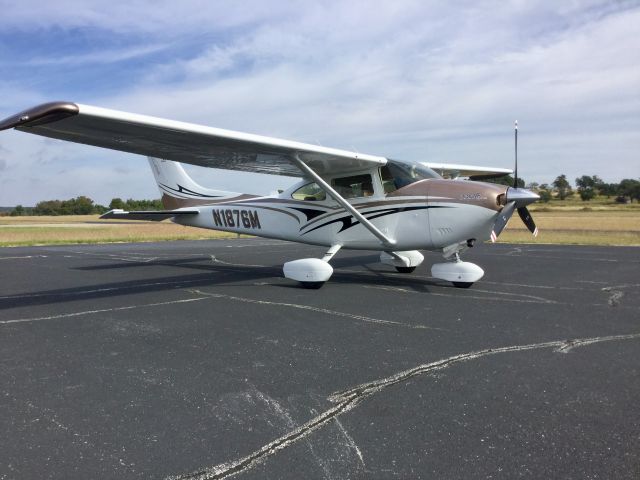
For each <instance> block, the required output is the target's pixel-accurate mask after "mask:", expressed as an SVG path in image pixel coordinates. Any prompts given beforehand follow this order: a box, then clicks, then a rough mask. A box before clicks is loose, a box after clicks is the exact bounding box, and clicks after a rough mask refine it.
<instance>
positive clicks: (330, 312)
mask: <svg viewBox="0 0 640 480" xmlns="http://www.w3.org/2000/svg"><path fill="white" fill-rule="evenodd" d="M187 291H189V292H191V293H194V294H196V295H206V296H208V297H213V298H221V299H226V300H233V301H236V302H243V303H253V304H257V305H273V306H277V307H287V308H296V309H299V310H310V311H312V312H317V313H324V314H326V315H333V316H336V317H346V318H353V319H354V320H359V321H361V322H368V323H378V324H381V325H392V326H396V327H405V328H414V329H418V330H427V329H428V330H445V329H443V328H437V327H428V326H425V325H410V324H408V323H402V322H395V321H393V320H382V319H379V318H371V317H365V316H364V315H356V314H353V313H347V312H338V311H337V310H329V309H327V308H320V307H313V306H311V305H301V304H298V303H285V302H271V301H268V300H258V299H255V298H246V297H235V296H232V295H225V294H223V293H211V292H203V291H202V290H198V289H188V290H187Z"/></svg>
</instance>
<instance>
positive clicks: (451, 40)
mask: <svg viewBox="0 0 640 480" xmlns="http://www.w3.org/2000/svg"><path fill="white" fill-rule="evenodd" d="M26 3H28V2H26ZM263 4H264V5H263ZM19 5H22V3H21V4H19ZM60 5H62V7H61V6H60ZM104 5H105V4H102V3H100V2H97V3H96V2H62V4H60V3H56V11H55V12H53V11H52V12H49V11H46V12H42V17H45V16H50V17H51V18H50V21H49V23H47V22H46V21H44V20H43V19H42V17H40V16H37V18H33V15H34V14H33V8H31V9H28V8H26V7H19V8H16V9H14V10H12V11H11V13H10V14H9V16H8V17H6V18H3V19H1V20H0V26H1V25H8V26H11V25H14V26H15V25H17V24H20V23H24V22H26V20H27V19H28V18H29V19H30V20H36V22H35V24H38V21H37V20H40V22H41V23H40V26H41V28H46V27H47V25H50V24H55V25H59V26H61V28H62V27H64V28H75V27H82V26H84V27H97V28H101V29H107V30H111V31H113V32H114V35H117V36H119V35H120V36H121V35H125V36H126V35H130V34H131V32H132V31H134V30H135V28H134V26H135V24H136V22H139V29H138V33H140V34H144V35H147V38H148V40H147V43H146V44H145V43H144V42H141V40H140V39H141V38H143V37H144V35H142V37H141V36H140V35H138V36H136V42H135V47H132V49H131V51H130V53H129V55H131V56H132V57H133V56H135V55H136V52H140V53H141V54H144V52H145V50H144V49H145V48H146V49H153V48H154V46H157V45H165V44H166V43H165V42H164V41H160V40H159V39H160V38H161V37H162V38H163V39H171V41H172V42H174V47H175V48H176V49H177V51H180V52H181V54H180V55H177V56H176V57H175V58H172V57H169V56H166V57H164V60H163V61H162V62H160V63H157V64H154V65H150V66H149V68H147V69H146V70H145V73H144V74H143V75H142V76H141V77H138V78H131V79H130V82H129V83H127V84H125V85H122V88H121V89H120V91H119V92H118V94H116V95H114V94H112V93H110V94H108V95H94V96H92V97H91V98H86V97H84V96H83V94H82V91H81V90H80V91H79V92H78V93H79V96H80V97H82V98H81V101H83V102H85V103H94V104H97V105H101V106H105V107H110V108H118V109H122V110H127V111H133V112H138V113H145V114H151V115H158V116H162V117H167V118H173V119H178V120H184V121H190V122H196V123H203V124H207V125H213V126H218V127H222V128H230V129H236V130H241V131H250V132H254V133H260V134H265V135H272V136H279V137H284V138H291V139H295V140H300V141H307V142H311V143H316V142H318V143H321V144H323V145H326V146H335V147H342V148H348V149H351V148H353V149H356V150H359V151H363V152H367V153H374V154H382V155H388V156H391V157H395V158H407V159H422V160H434V161H447V162H459V163H478V164H483V165H495V166H510V165H511V163H512V156H513V154H512V150H513V144H512V125H513V120H515V119H516V118H518V120H520V122H521V131H520V136H521V152H520V157H521V161H522V163H521V165H520V171H521V173H522V174H523V176H524V177H525V178H526V179H527V180H536V181H539V182H550V181H552V180H553V178H555V176H557V175H558V174H560V173H566V174H567V175H568V177H569V178H574V177H575V176H578V175H582V174H598V175H599V176H601V177H602V178H604V179H606V180H609V181H614V180H615V181H617V180H620V179H621V178H624V177H633V176H639V175H640V167H639V165H640V164H639V163H638V154H637V152H638V151H639V150H640V136H639V135H638V134H637V131H638V125H639V123H640V120H639V119H640V90H639V88H638V85H640V67H638V65H640V40H639V39H638V36H637V34H636V30H637V25H639V24H640V9H638V8H631V7H632V4H624V3H618V4H611V3H603V4H601V3H598V2H578V3H575V2H572V3H561V4H558V5H555V4H552V3H548V2H540V3H536V2H511V3H504V2H487V3H481V4H476V3H475V2H470V3H469V4H467V5H464V4H462V5H457V6H455V7H453V6H448V5H446V4H442V3H440V2H434V3H433V4H428V3H425V2H418V1H416V2H373V3H370V2H367V3H364V2H363V3H353V2H328V1H326V2H314V3H300V4H296V3H294V4H287V3H279V2H278V3H274V2H255V3H253V4H251V5H249V6H248V7H247V6H246V4H245V3H244V2H243V3H242V4H239V3H237V2H229V3H226V2H224V3H214V2H187V3H173V2H172V3H168V4H166V5H164V6H159V7H155V8H149V6H148V5H147V4H146V3H145V2H133V3H132V4H130V6H127V7H125V8H122V9H120V8H118V9H110V10H109V11H111V10H113V12H112V14H111V15H108V14H107V10H108V9H106V7H105V6H104ZM267 5H268V6H267ZM629 5H631V7H630V6H629ZM72 7H73V8H77V9H78V12H77V15H73V16H69V15H63V14H62V13H60V12H66V13H67V14H68V13H69V11H70V10H69V9H70V8H72ZM252 7H253V8H252ZM44 8H45V9H47V8H49V7H44ZM184 12H197V15H185V14H184ZM247 12H248V13H247ZM68 17H72V18H68ZM107 17H108V18H107ZM176 18H180V19H181V21H180V22H176V21H175V19H176ZM182 20H184V21H182ZM200 37H201V39H202V42H201V43H199V44H194V43H193V42H194V39H197V38H200ZM183 43H184V45H183ZM181 45H182V47H181ZM194 45H196V46H194ZM136 49H137V50H136ZM83 55H84V54H78V55H75V56H74V55H65V56H63V59H64V58H68V61H69V62H73V63H81V61H82V60H83ZM121 55H122V56H125V57H126V55H127V52H126V50H120V48H119V47H118V48H115V47H114V49H113V55H112V56H113V58H116V59H117V58H119V56H121ZM107 57H108V55H107ZM86 60H87V68H92V67H91V65H90V59H86ZM111 91H113V90H111ZM0 93H2V94H6V95H10V91H9V90H8V89H6V88H5V89H4V90H3V87H2V85H0ZM30 95H32V97H33V99H32V100H30V101H28V102H26V99H27V97H30ZM41 97H42V95H41V94H40V93H39V92H38V91H34V92H29V91H23V92H21V93H19V95H18V97H14V98H18V100H19V101H20V102H21V106H20V107H19V108H23V107H24V106H26V105H28V104H31V103H38V102H39V101H41ZM0 98H2V100H0V102H3V103H5V104H6V105H8V104H9V102H10V103H11V104H13V103H14V101H13V100H5V99H6V98H7V97H6V96H5V95H0ZM71 100H74V98H71ZM16 102H17V101H16ZM16 104H17V103H16ZM6 105H0V106H2V108H3V110H4V108H5V106H6ZM3 135H4V134H3ZM12 138H13V137H12ZM0 141H2V142H5V139H4V136H3V137H0ZM6 142H8V143H7V145H9V146H10V147H11V149H12V150H13V145H12V144H11V145H10V143H11V142H13V140H11V141H9V140H6ZM70 148H78V147H70ZM54 150H55V149H54ZM73 151H74V152H75V150H73ZM89 151H90V150H83V152H86V153H84V154H86V155H90V154H89ZM45 152H47V153H44V155H45V156H46V157H47V158H49V159H52V158H54V157H55V155H57V154H56V153H55V151H53V150H52V151H45ZM71 152H72V150H68V151H67V150H65V155H71V156H73V155H75V154H74V153H71ZM58 155H59V154H58ZM119 155H120V154H114V156H112V157H110V156H109V154H107V153H103V152H100V156H101V157H100V158H104V161H105V162H112V163H111V164H112V165H114V168H116V167H118V166H121V165H124V163H125V160H124V159H123V158H124V157H122V156H119ZM5 157H6V156H5ZM32 158H35V156H34V157H32ZM134 159H135V161H134V160H131V162H130V164H128V165H127V168H131V169H132V172H133V173H132V176H130V178H131V179H136V180H137V178H138V176H142V175H147V173H146V169H147V166H146V163H145V162H139V161H138V159H137V158H135V157H134ZM30 161H32V160H30ZM8 162H9V164H11V162H12V160H10V159H8ZM65 162H67V160H65ZM105 165H106V163H105ZM134 165H135V166H134ZM100 168H103V165H101V166H100ZM83 172H86V175H87V178H88V180H87V184H91V185H92V187H95V188H96V190H95V191H96V192H99V193H97V195H101V196H102V197H108V198H111V197H112V196H134V195H135V193H134V192H135V189H134V187H135V186H134V185H133V184H132V182H130V179H129V178H127V179H124V180H123V182H121V184H120V185H119V186H118V185H116V189H118V188H119V187H125V186H126V188H132V190H131V192H132V193H130V194H126V193H122V192H121V191H120V193H118V195H116V193H113V194H110V193H108V190H107V189H108V188H111V186H110V185H106V184H104V183H102V184H99V182H94V183H91V179H90V178H89V177H90V175H89V172H90V169H87V170H83ZM101 172H102V170H101ZM116 173H117V172H116ZM128 177H129V176H128ZM212 177H213V179H214V181H220V178H223V177H221V176H220V175H218V174H217V173H216V174H215V175H212ZM224 178H225V179H226V178H231V177H224ZM275 180H276V182H278V180H279V179H275ZM78 181H80V180H79V179H78ZM114 183H117V182H114ZM231 187H232V186H230V185H227V186H225V187H224V188H227V189H232V188H231ZM60 188H64V187H63V186H62V185H61V186H60ZM274 188H275V187H273V186H272V187H270V188H269V189H270V190H272V189H274ZM3 193H4V192H3ZM3 193H0V204H2V203H6V200H4V201H3V200H2V195H3ZM263 193H266V192H263ZM154 195H155V194H154ZM59 196H60V195H58V197H59ZM94 196H96V195H94ZM23 203H28V202H26V201H23Z"/></svg>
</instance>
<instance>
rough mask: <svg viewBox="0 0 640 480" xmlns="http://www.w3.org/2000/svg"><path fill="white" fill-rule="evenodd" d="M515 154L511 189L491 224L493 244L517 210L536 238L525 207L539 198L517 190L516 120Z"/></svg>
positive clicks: (522, 189) (534, 225) (508, 190)
mask: <svg viewBox="0 0 640 480" xmlns="http://www.w3.org/2000/svg"><path fill="white" fill-rule="evenodd" d="M515 146H516V149H515V154H516V162H515V169H514V176H513V187H509V188H507V192H506V203H505V206H504V207H503V208H502V210H501V211H500V213H499V214H498V217H497V218H496V221H495V222H494V224H493V230H491V241H492V242H495V241H496V239H497V238H498V236H499V235H500V234H501V233H502V230H504V227H505V226H506V225H507V222H508V221H509V219H510V218H511V216H512V215H513V211H514V210H516V209H517V210H518V215H519V216H520V218H521V219H522V221H523V223H524V224H525V225H526V227H527V228H528V229H529V231H530V232H531V233H532V234H533V236H534V237H537V236H538V227H536V224H535V222H534V221H533V217H532V216H531V214H530V213H529V210H528V209H527V205H529V204H530V203H533V202H535V201H536V200H538V199H539V198H540V196H539V195H537V194H535V193H533V192H532V191H530V190H526V189H524V188H518V121H517V120H516V124H515Z"/></svg>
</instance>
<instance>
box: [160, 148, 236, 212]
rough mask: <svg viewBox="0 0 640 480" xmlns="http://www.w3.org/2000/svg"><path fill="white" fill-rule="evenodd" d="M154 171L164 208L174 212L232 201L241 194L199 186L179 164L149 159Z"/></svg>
mask: <svg viewBox="0 0 640 480" xmlns="http://www.w3.org/2000/svg"><path fill="white" fill-rule="evenodd" d="M147 158H148V159H149V165H150V166H151V170H152V171H153V176H154V177H155V179H156V183H157V184H158V188H159V189H160V193H161V194H162V205H163V206H164V208H166V209H169V210H173V209H176V208H182V207H191V206H194V205H205V204H208V203H217V202H219V201H225V200H231V199H233V198H237V197H238V196H240V195H241V194H239V193H235V192H225V191H222V190H213V189H210V188H205V187H203V186H201V185H199V184H197V183H196V182H195V181H194V180H193V179H192V178H191V177H190V176H189V175H188V174H187V172H186V171H185V170H184V168H182V165H180V163H178V162H173V161H171V160H162V159H159V158H152V157H147Z"/></svg>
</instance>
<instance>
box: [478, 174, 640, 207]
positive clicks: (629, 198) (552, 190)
mask: <svg viewBox="0 0 640 480" xmlns="http://www.w3.org/2000/svg"><path fill="white" fill-rule="evenodd" d="M488 181H489V182H492V183H498V184H501V185H509V186H512V185H513V177H512V176H511V175H506V176H504V177H499V178H496V179H492V180H488ZM524 186H525V181H524V180H523V179H521V178H518V187H524ZM526 187H527V188H528V189H530V190H533V191H535V192H536V193H537V194H538V195H540V201H541V202H544V203H546V202H549V201H551V199H553V198H557V199H558V200H566V199H567V198H569V197H571V196H573V195H575V194H576V193H577V194H578V195H579V196H580V199H581V200H582V201H584V202H588V201H589V200H593V199H594V198H595V197H596V196H598V195H600V196H604V197H607V198H612V197H614V199H615V201H616V202H617V203H628V202H633V201H634V200H635V201H637V202H640V181H639V180H636V179H633V178H625V179H624V180H622V181H621V182H620V183H606V182H604V181H603V180H602V179H601V178H600V177H598V175H591V176H589V175H582V176H581V177H578V178H576V181H575V189H574V187H573V186H572V185H571V183H570V182H569V180H568V179H567V176H566V175H564V174H562V175H558V176H557V177H556V179H555V180H554V181H553V182H551V184H548V183H537V182H531V183H528V184H526Z"/></svg>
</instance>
